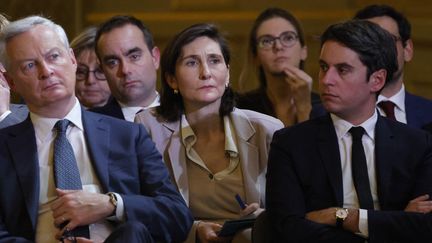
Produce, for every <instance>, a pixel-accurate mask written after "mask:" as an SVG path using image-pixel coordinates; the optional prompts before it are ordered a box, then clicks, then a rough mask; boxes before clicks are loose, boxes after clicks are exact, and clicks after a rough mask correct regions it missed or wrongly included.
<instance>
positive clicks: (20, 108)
mask: <svg viewBox="0 0 432 243" xmlns="http://www.w3.org/2000/svg"><path fill="white" fill-rule="evenodd" d="M10 111H11V112H12V113H11V114H9V115H8V116H7V117H6V118H5V119H3V121H0V128H4V127H8V126H11V125H14V124H17V123H20V122H22V121H24V120H25V119H26V118H27V116H28V109H27V106H26V105H23V104H11V105H10Z"/></svg>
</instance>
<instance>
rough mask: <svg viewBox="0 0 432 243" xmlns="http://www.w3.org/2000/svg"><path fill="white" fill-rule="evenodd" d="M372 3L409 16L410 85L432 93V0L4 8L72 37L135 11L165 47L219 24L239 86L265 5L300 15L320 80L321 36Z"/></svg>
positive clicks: (197, 0)
mask: <svg viewBox="0 0 432 243" xmlns="http://www.w3.org/2000/svg"><path fill="white" fill-rule="evenodd" d="M374 3H387V4H391V5H393V6H395V7H396V8H397V9H399V10H401V11H402V12H403V13H405V14H406V15H407V16H408V18H409V19H410V21H411V23H412V27H413V41H414V47H415V55H414V60H413V61H412V62H411V63H409V64H408V65H407V67H406V78H405V79H406V86H407V88H408V89H409V90H410V91H412V92H414V93H417V94H420V95H422V96H425V97H429V98H432V68H431V67H430V63H431V62H430V61H429V60H430V59H431V58H432V17H431V16H432V14H431V13H432V2H430V1H429V0H398V1H392V0H384V1H376V0H330V1H316V0H302V1H286V0H269V1H262V0H206V1H202V0H158V1H142V0H125V1H118V0H72V1H58V0H32V1H29V0H2V3H1V4H0V12H5V13H7V14H8V15H10V16H11V17H12V18H17V17H21V16H25V15H29V14H38V13H44V14H46V15H49V16H52V17H53V19H54V20H55V21H57V22H58V23H60V24H61V25H62V26H64V27H65V29H66V30H67V32H68V34H69V37H70V38H73V36H75V35H76V34H77V33H78V32H79V31H80V30H82V29H84V28H85V27H87V26H89V25H96V24H99V23H100V22H102V21H104V20H106V19H107V18H109V17H111V16H112V15H115V14H131V15H135V16H136V17H138V18H140V19H142V20H143V21H144V22H145V23H146V25H148V26H149V28H150V29H151V30H152V32H153V34H154V36H155V40H156V43H157V44H158V45H159V46H160V48H161V49H163V48H164V47H165V45H166V43H167V42H168V41H169V39H170V38H171V37H172V36H173V35H174V34H175V33H177V32H178V31H180V30H181V29H183V28H185V27H187V26H189V25H191V24H193V23H197V22H212V23H216V24H218V25H219V26H220V27H221V29H222V30H223V31H224V32H226V33H227V37H228V39H229V41H230V44H231V49H232V56H233V59H232V63H231V80H232V82H233V83H234V87H235V88H236V87H237V82H236V81H237V77H238V75H239V73H240V69H241V64H242V63H243V62H244V58H245V51H246V50H245V46H246V36H247V34H248V32H249V29H250V26H251V23H252V22H253V20H254V18H255V17H256V15H257V14H258V13H259V12H260V11H262V10H263V9H264V8H266V7H270V6H278V7H283V8H286V9H288V10H289V11H291V12H292V13H293V14H294V15H295V16H297V18H299V19H300V21H301V22H302V25H303V27H304V30H305V34H306V40H307V45H308V49H309V57H308V60H307V61H306V70H307V71H308V72H309V73H310V74H311V76H312V77H313V78H314V80H316V79H317V75H318V64H317V62H318V61H317V60H318V56H319V42H318V41H317V37H318V36H319V35H320V34H321V33H322V31H323V30H324V29H325V28H326V27H327V26H328V25H329V24H332V23H335V22H339V21H343V20H345V19H349V18H351V16H352V15H353V14H354V13H355V11H356V10H357V9H359V8H361V7H364V6H366V5H368V4H374ZM250 87H251V88H252V87H253V84H251V85H250ZM314 87H315V88H316V81H315V83H314Z"/></svg>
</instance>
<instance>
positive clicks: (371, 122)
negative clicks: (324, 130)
mask: <svg viewBox="0 0 432 243" xmlns="http://www.w3.org/2000/svg"><path fill="white" fill-rule="evenodd" d="M330 116H331V119H332V121H333V125H334V127H335V130H336V135H337V137H338V139H341V138H342V137H344V136H346V135H347V133H348V132H349V130H350V129H351V127H354V125H353V124H351V123H349V122H348V121H345V120H343V119H342V118H340V117H338V116H336V115H335V114H330ZM377 120H378V113H377V110H376V109H375V112H374V113H373V115H372V116H371V117H369V118H368V119H367V120H366V121H364V122H363V123H362V124H360V125H358V126H359V127H363V128H364V129H365V133H366V135H367V136H368V137H369V138H370V139H371V140H372V141H374V140H375V125H376V122H377Z"/></svg>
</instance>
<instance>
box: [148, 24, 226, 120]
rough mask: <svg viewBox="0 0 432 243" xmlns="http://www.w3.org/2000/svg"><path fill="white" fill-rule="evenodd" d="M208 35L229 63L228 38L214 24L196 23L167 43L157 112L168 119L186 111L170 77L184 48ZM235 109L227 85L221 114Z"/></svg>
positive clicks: (177, 117)
mask: <svg viewBox="0 0 432 243" xmlns="http://www.w3.org/2000/svg"><path fill="white" fill-rule="evenodd" d="M203 36H204V37H208V38H210V39H212V40H214V41H215V42H217V43H218V44H219V46H220V49H221V52H222V55H223V58H224V60H225V63H226V65H227V66H228V65H229V61H230V51H229V48H228V43H227V41H226V39H225V38H224V37H223V36H222V35H221V34H220V32H219V31H218V29H217V28H216V27H215V26H214V25H212V24H195V25H192V26H190V27H188V28H186V29H184V30H183V31H181V32H180V33H178V34H177V35H176V36H174V38H173V39H172V40H171V42H170V43H169V44H168V45H167V47H166V48H165V50H164V52H163V53H162V57H161V81H162V90H161V96H160V106H159V107H157V108H156V111H157V113H158V114H159V115H160V116H161V117H162V118H164V119H165V120H167V121H177V120H179V119H180V117H181V115H182V114H183V112H184V104H183V100H182V96H181V94H180V93H177V94H174V90H173V89H172V88H171V87H170V86H169V85H168V81H167V79H168V77H174V76H175V73H176V64H177V61H178V59H179V57H180V55H181V52H182V48H183V47H184V46H185V45H187V44H189V43H191V42H192V41H194V40H195V39H197V38H199V37H203ZM233 109H234V93H233V91H232V89H231V87H227V88H226V89H225V92H224V94H223V96H222V100H221V106H220V108H219V115H220V116H221V117H223V116H225V115H228V114H229V113H231V112H232V111H233Z"/></svg>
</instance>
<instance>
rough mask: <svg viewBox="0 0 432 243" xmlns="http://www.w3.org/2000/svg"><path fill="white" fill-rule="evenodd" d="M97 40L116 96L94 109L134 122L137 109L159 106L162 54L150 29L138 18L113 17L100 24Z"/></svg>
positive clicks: (109, 82) (106, 72) (107, 75)
mask: <svg viewBox="0 0 432 243" xmlns="http://www.w3.org/2000/svg"><path fill="white" fill-rule="evenodd" d="M95 42H96V54H97V56H98V58H99V61H100V65H101V67H102V69H103V71H104V73H105V76H106V78H107V81H108V85H109V87H110V89H111V93H112V96H113V97H114V99H111V100H110V101H108V103H107V104H106V105H105V106H103V107H98V108H94V109H92V111H94V112H98V113H101V114H105V115H109V116H113V117H117V118H120V119H124V120H127V121H130V122H133V121H134V118H135V114H136V113H137V112H138V111H140V110H143V109H147V108H150V107H155V106H159V93H158V92H157V91H156V81H157V69H158V68H159V56H160V53H159V49H158V47H157V46H155V45H154V42H153V36H152V34H151V32H150V30H149V29H148V28H147V27H146V26H144V24H143V23H142V22H141V21H140V20H139V19H136V18H135V17H132V16H114V17H112V18H111V19H109V20H107V21H106V22H104V23H102V24H101V25H100V26H99V30H98V32H97V34H96V40H95Z"/></svg>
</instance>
